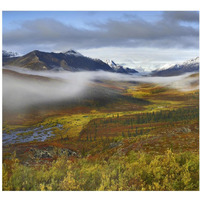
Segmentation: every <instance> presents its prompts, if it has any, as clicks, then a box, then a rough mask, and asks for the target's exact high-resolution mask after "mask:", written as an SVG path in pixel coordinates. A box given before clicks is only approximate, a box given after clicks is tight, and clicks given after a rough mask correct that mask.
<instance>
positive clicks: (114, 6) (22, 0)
mask: <svg viewBox="0 0 200 200" xmlns="http://www.w3.org/2000/svg"><path fill="white" fill-rule="evenodd" d="M2 1H3V2H2ZM52 2H53V3H52ZM9 10H10V11H11V10H14V11H15V10H21V11H47V10H49V11H52V10H53V11H61V10H66V11H67V10H74V11H78V10H86V11H87V10H95V11H113V10H115V11H145V10H146V11H150V10H151V11H162V10H196V11H199V10H200V3H199V1H198V0H189V1H187V2H186V1H183V0H180V1H175V0H165V1H162V0H151V1H150V0H149V1H148V0H139V1H134V0H123V1H117V0H99V1H95V0H56V1H55V0H54V1H50V0H47V1H42V0H33V1H28V0H16V1H14V0H1V14H0V21H1V22H0V23H1V25H0V29H1V33H2V11H9ZM0 49H1V51H2V40H1V47H0ZM0 63H1V66H2V59H1V62H0ZM0 79H1V84H2V72H1V73H0ZM1 94H2V85H1ZM0 101H1V105H2V97H1V100H0ZM1 121H2V107H1ZM1 126H2V124H1ZM1 130H2V129H1ZM0 135H1V136H0V139H1V142H2V134H0ZM0 156H1V159H2V143H1V151H0ZM1 166H2V160H1ZM0 178H1V180H2V167H1V169H0ZM0 186H1V188H2V181H1V183H0ZM1 190H2V189H1ZM0 196H1V199H27V198H28V199H33V198H38V199H47V198H48V199H54V200H55V199H57V198H60V199H61V198H65V199H81V200H83V199H92V200H94V199H101V200H102V199H120V200H121V199H125V198H126V199H146V200H149V199H154V200H156V199H159V200H160V199H161V198H162V199H167V200H169V199H187V200H188V199H198V197H197V196H199V197H200V192H98V193H97V192H1V193H0ZM196 197H197V198H196Z"/></svg>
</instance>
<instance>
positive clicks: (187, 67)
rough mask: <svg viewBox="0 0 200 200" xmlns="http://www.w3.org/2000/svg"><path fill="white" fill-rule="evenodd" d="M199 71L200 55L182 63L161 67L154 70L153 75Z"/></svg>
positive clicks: (171, 74)
mask: <svg viewBox="0 0 200 200" xmlns="http://www.w3.org/2000/svg"><path fill="white" fill-rule="evenodd" d="M198 71H199V57H196V58H194V59H191V60H188V61H186V62H183V63H182V64H174V65H169V67H166V66H164V67H161V68H160V69H158V70H155V71H153V72H152V75H153V76H176V75H181V74H184V73H186V72H198Z"/></svg>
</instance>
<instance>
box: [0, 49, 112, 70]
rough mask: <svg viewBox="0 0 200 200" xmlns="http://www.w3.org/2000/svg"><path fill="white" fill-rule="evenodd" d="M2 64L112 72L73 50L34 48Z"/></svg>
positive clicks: (34, 68) (108, 67)
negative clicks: (44, 50) (53, 50)
mask: <svg viewBox="0 0 200 200" xmlns="http://www.w3.org/2000/svg"><path fill="white" fill-rule="evenodd" d="M3 65H4V66H9V65H10V66H17V67H23V68H28V69H32V70H53V69H59V68H60V69H64V70H68V71H81V70H87V71H96V70H104V71H110V72H113V70H112V68H111V67H110V66H109V65H107V64H106V63H104V62H103V61H101V60H97V59H91V58H88V57H85V56H82V55H81V54H79V53H77V52H75V51H73V50H70V51H68V52H66V53H47V52H41V51H37V50H35V51H32V52H30V53H28V54H26V55H24V56H21V57H17V58H15V59H14V60H13V59H8V60H5V61H4V62H3Z"/></svg>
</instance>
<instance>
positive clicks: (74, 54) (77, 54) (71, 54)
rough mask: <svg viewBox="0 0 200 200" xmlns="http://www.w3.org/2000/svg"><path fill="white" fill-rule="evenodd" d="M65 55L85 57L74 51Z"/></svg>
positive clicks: (69, 51) (71, 50)
mask: <svg viewBox="0 0 200 200" xmlns="http://www.w3.org/2000/svg"><path fill="white" fill-rule="evenodd" d="M63 54H65V55H70V56H83V55H82V54H80V53H79V52H77V51H75V50H73V49H70V50H68V51H66V52H63Z"/></svg>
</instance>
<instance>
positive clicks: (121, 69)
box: [106, 60, 138, 74]
mask: <svg viewBox="0 0 200 200" xmlns="http://www.w3.org/2000/svg"><path fill="white" fill-rule="evenodd" d="M106 62H107V64H108V65H109V66H110V67H111V68H112V69H113V70H114V72H117V73H123V74H134V73H138V71H136V70H135V69H130V68H124V67H123V66H121V65H118V64H116V63H115V62H114V61H113V60H107V61H106Z"/></svg>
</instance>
